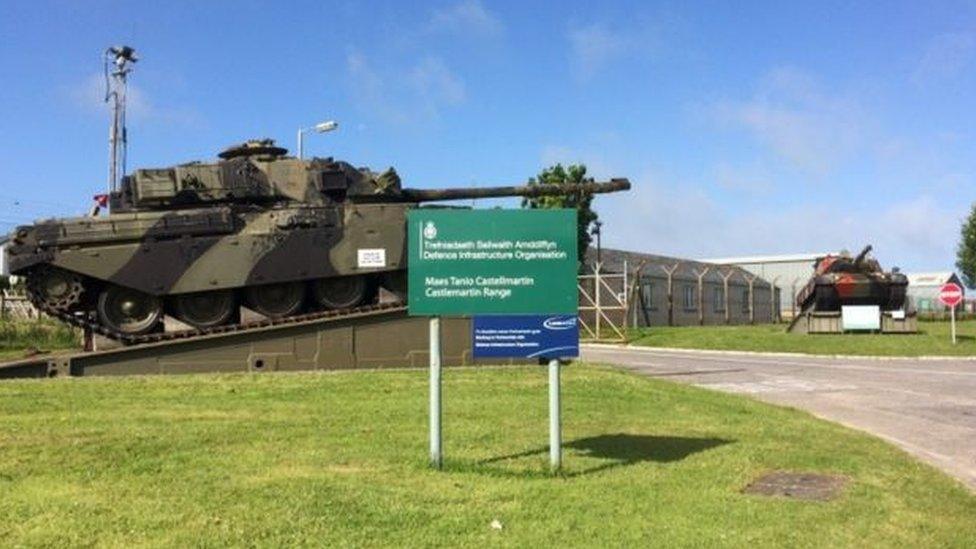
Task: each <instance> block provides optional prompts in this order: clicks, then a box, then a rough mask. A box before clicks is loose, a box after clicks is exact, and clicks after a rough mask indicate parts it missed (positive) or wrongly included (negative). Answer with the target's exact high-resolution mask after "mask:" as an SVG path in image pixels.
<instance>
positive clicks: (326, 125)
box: [298, 120, 339, 160]
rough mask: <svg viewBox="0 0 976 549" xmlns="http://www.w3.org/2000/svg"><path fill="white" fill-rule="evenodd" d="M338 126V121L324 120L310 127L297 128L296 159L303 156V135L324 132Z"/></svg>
mask: <svg viewBox="0 0 976 549" xmlns="http://www.w3.org/2000/svg"><path fill="white" fill-rule="evenodd" d="M338 127H339V123H338V122H336V121H335V120H326V121H325V122H319V123H318V124H316V125H314V126H312V127H311V128H298V159H299V160H301V159H302V158H303V157H304V156H305V147H304V143H303V142H302V141H303V136H304V135H305V134H306V133H308V132H315V133H325V132H331V131H332V130H334V129H336V128H338Z"/></svg>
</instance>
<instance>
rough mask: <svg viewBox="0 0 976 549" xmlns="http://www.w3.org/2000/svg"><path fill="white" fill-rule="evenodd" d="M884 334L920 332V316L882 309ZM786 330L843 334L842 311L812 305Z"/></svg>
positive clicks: (882, 331)
mask: <svg viewBox="0 0 976 549" xmlns="http://www.w3.org/2000/svg"><path fill="white" fill-rule="evenodd" d="M880 327H881V329H880V330H879V331H878V333H882V334H914V333H918V318H917V317H916V315H915V313H914V312H911V313H906V314H903V315H901V316H896V315H895V314H894V313H893V312H892V311H881V318H880ZM786 331H787V332H788V333H791V334H843V333H845V331H844V324H843V319H842V313H841V311H817V310H814V309H813V308H812V307H811V308H808V309H806V310H804V311H803V312H801V313H800V314H798V315H796V316H795V317H793V320H792V321H791V322H790V324H789V326H788V327H787V328H786Z"/></svg>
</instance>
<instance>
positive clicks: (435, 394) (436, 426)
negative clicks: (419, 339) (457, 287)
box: [430, 316, 444, 469]
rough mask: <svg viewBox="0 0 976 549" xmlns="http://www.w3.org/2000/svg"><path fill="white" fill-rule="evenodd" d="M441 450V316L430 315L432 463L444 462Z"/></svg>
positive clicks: (434, 464)
mask: <svg viewBox="0 0 976 549" xmlns="http://www.w3.org/2000/svg"><path fill="white" fill-rule="evenodd" d="M443 457H444V455H443V453H442V452H441V318H440V317H438V316H432V317H430V464H431V465H432V466H434V467H436V468H437V469H440V468H441V465H442V463H443Z"/></svg>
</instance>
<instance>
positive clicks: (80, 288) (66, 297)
mask: <svg viewBox="0 0 976 549" xmlns="http://www.w3.org/2000/svg"><path fill="white" fill-rule="evenodd" d="M84 291H85V287H84V284H83V282H82V279H81V276H80V275H77V274H75V273H72V272H69V271H65V270H63V269H53V268H42V269H38V270H37V271H35V272H34V273H32V274H31V275H29V276H28V277H27V293H28V296H29V297H30V300H31V301H32V302H34V303H38V304H40V305H43V306H46V307H50V308H51V309H55V310H58V311H68V310H71V309H73V308H75V307H77V306H78V305H79V304H80V303H81V294H82V293H84Z"/></svg>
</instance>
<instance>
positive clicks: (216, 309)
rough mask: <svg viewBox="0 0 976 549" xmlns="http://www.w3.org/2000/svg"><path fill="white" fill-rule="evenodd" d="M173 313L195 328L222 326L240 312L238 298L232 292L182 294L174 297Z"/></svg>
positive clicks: (217, 291)
mask: <svg viewBox="0 0 976 549" xmlns="http://www.w3.org/2000/svg"><path fill="white" fill-rule="evenodd" d="M173 312H174V313H176V317H177V318H179V319H180V320H182V321H183V322H186V323H187V324H189V325H190V326H193V327H194V328H213V327H214V326H222V325H224V324H227V323H228V322H230V321H231V319H232V318H233V317H234V316H235V315H236V313H237V312H238V311H237V297H236V296H235V295H234V292H233V291H231V290H216V291H212V292H197V293H192V294H180V295H177V296H174V297H173Z"/></svg>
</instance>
